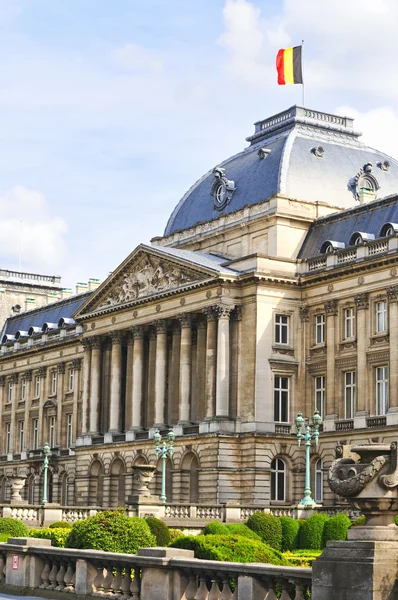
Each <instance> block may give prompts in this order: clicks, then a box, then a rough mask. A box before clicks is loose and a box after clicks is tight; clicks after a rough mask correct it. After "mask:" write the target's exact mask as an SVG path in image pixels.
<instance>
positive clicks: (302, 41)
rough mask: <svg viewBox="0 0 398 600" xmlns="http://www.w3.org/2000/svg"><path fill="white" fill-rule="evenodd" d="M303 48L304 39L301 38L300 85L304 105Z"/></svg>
mask: <svg viewBox="0 0 398 600" xmlns="http://www.w3.org/2000/svg"><path fill="white" fill-rule="evenodd" d="M303 48H304V40H301V73H302V76H303V83H302V84H301V85H302V103H303V106H305V103H304V99H305V96H304V53H303Z"/></svg>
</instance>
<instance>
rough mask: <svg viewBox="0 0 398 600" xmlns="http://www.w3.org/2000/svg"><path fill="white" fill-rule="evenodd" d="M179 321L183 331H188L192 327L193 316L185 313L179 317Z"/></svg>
mask: <svg viewBox="0 0 398 600" xmlns="http://www.w3.org/2000/svg"><path fill="white" fill-rule="evenodd" d="M178 321H179V322H180V326H181V329H188V328H190V327H191V325H192V314H191V313H183V314H182V315H179V316H178Z"/></svg>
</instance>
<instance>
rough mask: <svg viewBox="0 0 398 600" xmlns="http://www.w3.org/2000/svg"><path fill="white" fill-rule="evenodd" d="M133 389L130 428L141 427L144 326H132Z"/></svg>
mask: <svg viewBox="0 0 398 600" xmlns="http://www.w3.org/2000/svg"><path fill="white" fill-rule="evenodd" d="M132 332H133V338H134V349H133V389H132V398H131V399H132V411H131V413H132V420H131V426H130V429H132V430H135V429H141V427H142V385H143V369H144V328H143V327H141V326H136V327H133V329H132Z"/></svg>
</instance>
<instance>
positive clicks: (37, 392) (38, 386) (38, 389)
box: [35, 375, 41, 398]
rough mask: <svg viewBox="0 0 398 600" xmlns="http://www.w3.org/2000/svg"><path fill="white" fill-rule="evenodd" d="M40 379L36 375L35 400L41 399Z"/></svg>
mask: <svg viewBox="0 0 398 600" xmlns="http://www.w3.org/2000/svg"><path fill="white" fill-rule="evenodd" d="M40 384H41V381H40V377H39V376H38V375H36V377H35V398H39V397H40Z"/></svg>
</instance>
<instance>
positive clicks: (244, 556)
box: [172, 535, 289, 566]
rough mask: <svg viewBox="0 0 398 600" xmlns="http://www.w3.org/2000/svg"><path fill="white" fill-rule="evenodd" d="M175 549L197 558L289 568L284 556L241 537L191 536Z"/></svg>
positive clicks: (257, 542)
mask: <svg viewBox="0 0 398 600" xmlns="http://www.w3.org/2000/svg"><path fill="white" fill-rule="evenodd" d="M172 547H173V548H184V549H186V550H193V551H194V552H195V558H201V559H204V560H219V561H228V562H241V563H248V562H262V563H269V564H272V565H283V566H287V565H288V564H289V563H288V561H287V559H286V558H284V557H283V556H282V554H281V553H280V552H278V551H276V550H274V548H271V547H270V546H267V545H266V544H264V543H263V542H261V541H259V540H254V539H252V540H250V539H247V538H244V537H243V536H241V535H196V536H194V535H191V536H186V537H182V538H179V539H178V540H176V541H175V542H173V544H172Z"/></svg>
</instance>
